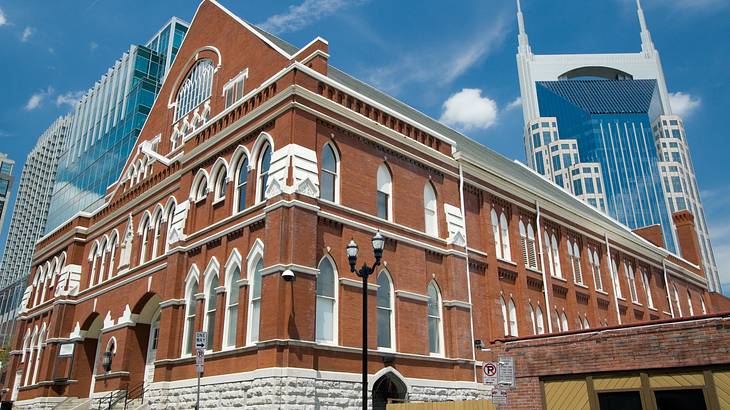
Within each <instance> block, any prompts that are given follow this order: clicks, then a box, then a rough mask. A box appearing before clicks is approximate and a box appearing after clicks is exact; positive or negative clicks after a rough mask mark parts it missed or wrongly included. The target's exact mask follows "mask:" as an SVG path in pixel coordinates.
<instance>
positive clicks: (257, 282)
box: [247, 255, 264, 344]
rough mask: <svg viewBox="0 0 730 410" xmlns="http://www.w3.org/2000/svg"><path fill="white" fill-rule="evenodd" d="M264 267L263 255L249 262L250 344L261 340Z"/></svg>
mask: <svg viewBox="0 0 730 410" xmlns="http://www.w3.org/2000/svg"><path fill="white" fill-rule="evenodd" d="M263 269H264V260H263V255H257V256H256V257H255V258H254V260H253V261H252V263H249V271H248V272H249V275H251V276H250V278H251V279H250V282H251V283H250V285H249V287H250V288H251V290H250V297H249V301H250V302H249V309H248V312H249V313H248V334H247V339H248V344H253V343H256V342H258V341H259V323H260V319H261V271H262V270H263Z"/></svg>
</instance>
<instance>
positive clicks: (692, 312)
mask: <svg viewBox="0 0 730 410" xmlns="http://www.w3.org/2000/svg"><path fill="white" fill-rule="evenodd" d="M687 306H689V315H690V316H694V315H695V308H694V306H692V292H690V291H689V289H687Z"/></svg>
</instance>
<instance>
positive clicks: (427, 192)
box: [423, 181, 439, 237]
mask: <svg viewBox="0 0 730 410" xmlns="http://www.w3.org/2000/svg"><path fill="white" fill-rule="evenodd" d="M423 213H424V215H423V217H424V228H425V229H424V231H425V232H426V234H428V235H431V236H436V237H438V236H439V223H438V201H437V199H436V188H434V186H433V184H432V183H431V181H428V182H426V184H425V185H424V186H423Z"/></svg>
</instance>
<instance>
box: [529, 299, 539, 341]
mask: <svg viewBox="0 0 730 410" xmlns="http://www.w3.org/2000/svg"><path fill="white" fill-rule="evenodd" d="M527 307H528V308H530V322H531V324H532V334H533V335H536V334H537V319H536V318H535V308H533V307H532V303H528V304H527Z"/></svg>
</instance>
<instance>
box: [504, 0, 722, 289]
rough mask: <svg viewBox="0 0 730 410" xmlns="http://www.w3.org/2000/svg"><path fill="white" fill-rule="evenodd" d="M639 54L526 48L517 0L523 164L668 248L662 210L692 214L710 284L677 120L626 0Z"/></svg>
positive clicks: (712, 283) (706, 245)
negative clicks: (658, 236) (649, 232)
mask: <svg viewBox="0 0 730 410" xmlns="http://www.w3.org/2000/svg"><path fill="white" fill-rule="evenodd" d="M636 7H637V15H638V19H639V26H640V37H641V51H640V52H635V53H613V54H560V55H542V54H535V53H533V51H532V48H531V47H530V44H529V39H528V36H527V31H526V29H525V20H524V15H523V13H522V7H521V4H520V1H519V0H517V23H518V36H517V39H518V47H517V69H518V73H519V81H520V94H521V97H522V108H523V116H524V124H525V132H524V146H525V155H526V157H527V162H528V164H529V165H530V167H532V168H533V169H534V170H535V171H537V172H538V173H540V174H542V175H544V176H545V177H546V178H548V179H550V180H552V181H553V182H555V183H556V184H558V185H560V186H562V187H563V188H564V189H566V190H568V191H570V192H571V193H573V194H574V195H576V196H578V197H580V198H581V199H583V200H585V201H586V202H588V203H589V204H591V205H593V206H594V207H596V208H597V209H599V210H601V211H603V212H606V213H608V214H609V215H611V216H613V217H614V218H616V219H617V220H619V221H620V222H622V223H624V224H625V225H627V226H628V227H630V228H632V229H637V228H642V227H646V226H652V225H658V226H659V227H660V229H661V232H662V235H663V241H664V246H665V247H666V248H667V249H669V250H670V251H673V252H679V250H678V248H677V245H676V244H677V236H676V230H675V227H674V226H673V222H672V216H671V215H672V214H673V213H674V212H677V211H681V210H685V209H686V210H689V211H690V212H692V214H693V215H694V216H695V219H696V220H697V224H696V227H697V236H698V240H699V242H700V248H701V253H702V265H703V268H704V270H705V272H706V274H707V278H708V283H709V287H710V289H711V290H713V291H719V290H720V283H719V275H718V269H717V265H716V263H715V259H714V255H713V252H712V246H711V244H710V237H709V232H708V229H707V223H706V221H705V215H704V209H703V207H702V202H701V200H700V196H699V190H698V188H697V181H696V177H695V172H694V167H693V165H692V159H691V156H690V153H689V147H688V145H687V140H686V134H685V130H684V123H683V121H682V119H681V118H680V117H679V116H677V115H673V113H672V108H671V105H670V102H669V92H668V91H667V86H666V81H665V79H664V72H663V70H662V64H661V60H660V58H659V51H657V49H656V48H655V46H654V42H653V41H652V38H651V33H650V32H649V29H648V27H647V23H646V18H645V15H644V11H643V9H642V7H641V2H640V1H639V0H637V1H636Z"/></svg>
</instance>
